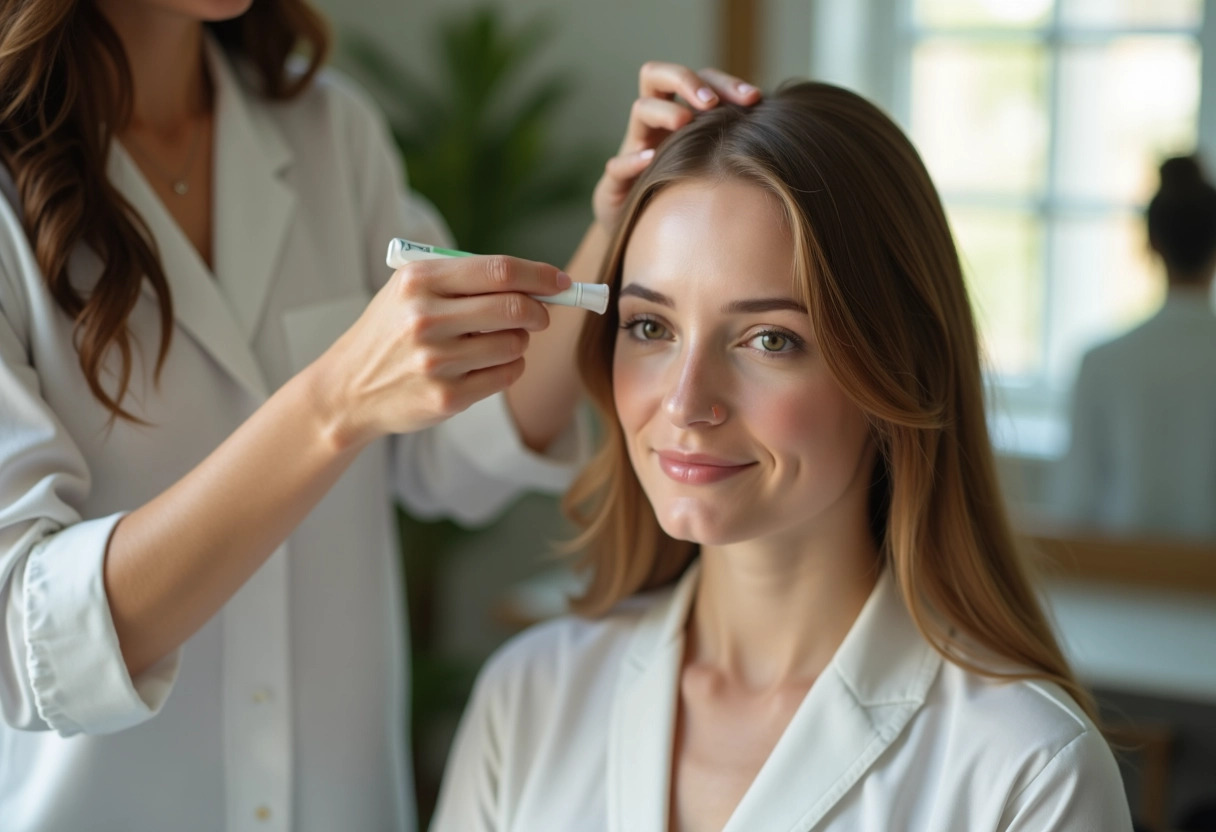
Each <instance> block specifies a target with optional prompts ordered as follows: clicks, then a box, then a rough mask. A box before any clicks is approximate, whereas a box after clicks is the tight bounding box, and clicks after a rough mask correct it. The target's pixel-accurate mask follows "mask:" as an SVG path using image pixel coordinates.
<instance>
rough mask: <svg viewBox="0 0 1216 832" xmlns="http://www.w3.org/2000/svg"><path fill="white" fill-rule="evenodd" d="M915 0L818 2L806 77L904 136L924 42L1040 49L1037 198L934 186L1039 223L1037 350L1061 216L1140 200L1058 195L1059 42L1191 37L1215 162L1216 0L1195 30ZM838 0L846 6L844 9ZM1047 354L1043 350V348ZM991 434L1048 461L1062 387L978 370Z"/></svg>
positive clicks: (1048, 312) (1006, 449) (1209, 154)
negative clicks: (1007, 23)
mask: <svg viewBox="0 0 1216 832" xmlns="http://www.w3.org/2000/svg"><path fill="white" fill-rule="evenodd" d="M914 2H915V0H851V2H850V3H849V4H843V3H835V2H834V1H833V0H816V8H815V14H814V15H813V25H814V31H813V32H812V60H811V71H812V75H813V77H817V78H822V79H824V80H827V81H832V82H834V83H839V84H842V85H844V86H848V87H851V88H853V89H855V90H857V91H858V92H860V93H862V94H863V95H866V96H867V97H869V98H871V99H872V100H874V101H875V102H876V103H878V104H879V105H880V106H882V107H883V108H884V109H886V110H887V112H889V113H890V114H891V116H892V117H893V118H894V119H895V120H896V122H897V123H899V124H900V126H901V127H903V128H904V130H905V131H908V132H909V134H910V131H911V113H912V100H911V99H912V83H911V77H912V59H913V52H914V50H915V48H916V46H917V45H918V44H919V43H921V42H922V41H924V40H927V39H932V38H939V37H945V38H950V37H959V38H960V39H972V38H974V39H977V40H984V41H989V42H991V41H994V40H995V41H1004V42H1009V43H1034V44H1037V45H1041V46H1042V48H1043V49H1044V50H1045V52H1046V56H1047V62H1048V65H1047V67H1046V78H1047V101H1046V106H1047V108H1048V114H1049V116H1048V117H1049V125H1050V126H1049V130H1048V139H1047V142H1048V144H1047V147H1046V153H1047V158H1046V165H1047V169H1046V173H1045V176H1046V187H1045V188H1044V190H1043V192H1042V195H1041V197H1038V198H1033V197H1032V198H1021V197H1014V196H1008V197H1004V196H995V195H977V194H954V193H948V192H944V193H942V200H943V202H946V203H948V204H950V205H968V204H970V205H974V206H977V207H995V208H1003V209H1016V210H1019V211H1025V212H1027V213H1028V214H1030V215H1032V216H1034V217H1035V218H1036V219H1037V220H1038V221H1040V222H1041V223H1042V233H1043V239H1042V250H1041V252H1040V254H1039V256H1040V259H1041V262H1042V275H1043V281H1044V282H1043V293H1042V297H1043V300H1042V303H1043V306H1042V308H1041V309H1040V314H1041V316H1042V322H1043V326H1042V331H1041V332H1040V336H1039V337H1040V348H1041V349H1043V350H1044V351H1045V350H1046V349H1047V346H1048V344H1049V343H1050V339H1051V334H1052V331H1053V330H1052V316H1053V309H1052V298H1053V292H1052V286H1053V285H1054V283H1055V281H1057V280H1060V279H1061V278H1060V276H1059V275H1057V274H1055V272H1054V269H1053V265H1052V264H1053V261H1054V257H1055V255H1056V252H1057V248H1056V247H1057V244H1058V241H1057V239H1056V238H1057V235H1058V229H1059V221H1060V219H1061V218H1067V217H1076V216H1078V215H1084V216H1091V217H1112V216H1126V215H1127V213H1128V212H1129V211H1134V212H1139V211H1140V210H1142V208H1143V206H1142V205H1135V204H1131V203H1127V202H1117V201H1114V200H1105V199H1094V200H1078V199H1075V198H1070V197H1064V196H1062V195H1060V193H1059V188H1058V185H1057V183H1058V171H1057V169H1056V166H1057V161H1056V160H1057V156H1058V150H1059V147H1058V142H1059V131H1058V130H1057V129H1056V128H1057V124H1058V121H1059V110H1060V106H1061V103H1060V83H1061V81H1060V72H1059V63H1060V55H1061V52H1062V49H1063V48H1064V47H1065V46H1071V45H1075V44H1078V43H1082V44H1085V43H1103V42H1108V41H1110V40H1112V39H1115V38H1121V37H1128V36H1136V35H1158V36H1159V35H1173V36H1185V37H1188V38H1195V40H1196V43H1197V46H1198V49H1199V55H1200V64H1199V66H1200V70H1199V72H1200V79H1199V81H1200V93H1199V111H1198V115H1197V124H1196V139H1197V140H1196V144H1197V146H1198V148H1199V150H1200V152H1201V153H1202V154H1203V156H1204V158H1205V159H1209V160H1211V162H1210V163H1209V164H1212V165H1216V0H1203V2H1202V15H1203V17H1202V21H1201V23H1200V27H1199V28H1198V30H1196V29H1193V28H1190V27H1180V26H1126V27H1125V26H1102V27H1097V26H1095V27H1078V26H1074V25H1069V24H1065V23H1064V22H1063V21H1062V12H1061V0H1056V2H1054V3H1053V4H1052V11H1051V13H1050V15H1049V17H1048V19H1047V20H1046V21H1045V22H1044V23H1043V24H1041V25H1039V26H1028V27H1026V28H1024V29H1017V30H1012V29H1004V28H999V27H990V26H982V25H980V26H968V27H957V28H937V27H924V26H918V25H917V24H916V23H915V21H914V19H913V6H914ZM843 6H850V7H851V8H849V9H848V10H847V11H845V10H842V7H843ZM1044 354H1045V353H1044ZM986 380H987V384H988V388H989V394H990V400H991V403H992V407H991V408H990V410H991V413H992V417H991V422H992V427H993V435H994V437H993V438H994V442H995V444H996V445H997V447H998V449H999V450H1000V451H1001V452H1002V453H1006V454H1010V455H1015V456H1027V457H1038V458H1044V459H1050V458H1054V457H1056V456H1058V455H1059V454H1060V453H1062V452H1063V450H1064V447H1065V446H1066V443H1067V399H1068V390H1067V389H1060V388H1058V387H1053V386H1052V385H1051V383H1050V381H1049V379H1048V375H1047V373H1046V371H1042V370H1041V371H1040V372H1039V373H1038V374H1036V375H1035V376H1034V377H1032V378H1018V377H1003V376H999V375H997V374H995V373H989V374H987V375H986Z"/></svg>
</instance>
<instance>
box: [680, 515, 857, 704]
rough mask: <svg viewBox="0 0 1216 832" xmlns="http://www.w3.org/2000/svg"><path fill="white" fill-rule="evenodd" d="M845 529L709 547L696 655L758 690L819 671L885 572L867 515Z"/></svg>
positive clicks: (695, 618) (696, 621)
mask: <svg viewBox="0 0 1216 832" xmlns="http://www.w3.org/2000/svg"><path fill="white" fill-rule="evenodd" d="M841 531H842V532H843V533H836V534H822V535H816V536H814V537H812V538H810V539H809V540H808V539H807V537H806V536H802V538H801V540H800V541H799V544H797V545H789V541H785V542H770V541H766V542H756V541H752V542H748V543H743V544H734V545H731V546H721V547H713V546H705V547H702V550H701V576H700V585H699V586H698V588H697V597H696V600H695V601H694V605H693V610H692V614H691V615H690V616H689V624H688V636H689V640H688V644H689V647H688V655H687V660H688V662H689V663H690V664H692V663H696V664H701V665H707V666H709V667H711V668H712V669H713V670H715V671H716V672H717V673H719V674H721V675H722V676H723V677H724V678H726V679H728V680H731V681H734V682H737V683H739V684H741V685H744V686H746V687H748V688H750V689H754V690H764V689H772V688H775V687H778V686H781V685H783V684H784V683H786V682H790V681H797V680H803V681H813V680H814V679H815V678H816V677H818V676H819V674H820V673H821V672H822V671H823V669H824V668H825V667H827V664H828V662H830V661H831V659H832V656H833V655H835V653H836V649H837V648H838V647H839V646H840V643H841V642H842V641H844V637H845V635H847V634H848V631H849V628H850V627H852V625H853V622H854V621H855V620H856V619H857V615H858V613H860V612H861V608H862V607H863V606H864V605H865V602H866V599H867V598H869V596H870V592H871V591H872V590H873V588H874V584H875V582H876V581H877V579H878V572H879V569H878V554H877V552H876V551H875V548H874V545H873V543H872V542H871V540H870V536H869V532H868V530H867V529H866V526H865V522H864V518H861V521H860V522H854V523H852V524H850V527H849V528H848V529H845V530H841Z"/></svg>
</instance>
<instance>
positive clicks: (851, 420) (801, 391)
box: [745, 379, 868, 470]
mask: <svg viewBox="0 0 1216 832" xmlns="http://www.w3.org/2000/svg"><path fill="white" fill-rule="evenodd" d="M745 400H746V401H749V402H752V403H753V404H750V405H748V410H747V417H746V418H747V423H748V425H749V427H750V429H751V431H752V433H753V434H754V435H755V436H756V437H757V438H759V439H761V441H762V442H763V443H764V444H765V445H767V446H768V447H769V449H770V450H771V452H772V453H773V454H774V455H775V456H777V457H779V458H781V457H784V458H785V460H779V461H786V462H791V463H793V464H796V465H797V466H798V467H799V468H802V467H809V468H812V469H818V470H822V469H823V466H830V467H837V463H839V465H840V466H846V467H847V466H851V465H852V464H853V463H855V462H856V459H857V457H858V455H859V454H860V453H861V452H862V450H863V449H864V446H865V440H866V436H867V435H868V427H867V423H866V419H865V416H864V414H862V412H861V411H860V410H859V409H858V408H857V407H856V406H855V405H854V404H853V403H852V402H851V401H850V400H849V399H848V397H847V396H845V394H844V392H843V391H842V390H841V389H840V388H839V387H838V386H837V385H836V383H835V381H833V380H831V379H816V380H812V381H809V382H807V381H803V382H802V383H799V384H790V385H783V386H781V387H773V386H770V387H768V388H766V389H765V390H763V391H760V390H757V391H755V392H754V393H752V394H751V395H748V396H746V397H745ZM795 460H796V461H795Z"/></svg>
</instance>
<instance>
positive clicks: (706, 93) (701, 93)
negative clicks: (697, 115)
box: [697, 87, 718, 104]
mask: <svg viewBox="0 0 1216 832" xmlns="http://www.w3.org/2000/svg"><path fill="white" fill-rule="evenodd" d="M697 98H699V99H701V100H702V101H704V102H705V103H706V104H708V103H709V102H711V101H717V100H718V96H716V95H714V91H713V90H711V89H710V88H709V87H701V89H699V90H697Z"/></svg>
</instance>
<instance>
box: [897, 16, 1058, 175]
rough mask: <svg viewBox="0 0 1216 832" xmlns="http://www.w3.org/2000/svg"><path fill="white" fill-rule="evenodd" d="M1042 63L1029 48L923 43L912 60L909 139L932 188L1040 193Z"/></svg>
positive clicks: (1044, 127) (1044, 114) (1036, 48)
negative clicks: (927, 169)
mask: <svg viewBox="0 0 1216 832" xmlns="http://www.w3.org/2000/svg"><path fill="white" fill-rule="evenodd" d="M1045 77H1046V58H1045V55H1044V51H1043V49H1042V48H1041V47H1039V46H1034V45H1012V44H991V43H975V42H970V43H967V44H963V43H959V42H957V41H949V40H941V39H936V40H926V41H924V42H922V43H920V44H918V45H917V46H916V48H915V50H914V52H913V56H912V137H913V140H914V141H915V142H916V144H917V146H918V148H919V149H920V152H921V153H922V155H923V156H924V159H925V164H926V165H927V166H928V168H929V172H930V173H931V174H932V175H933V179H934V181H935V182H936V183H937V186H938V187H939V188H940V189H942V190H943V191H945V192H947V193H949V192H952V191H953V192H979V191H982V192H985V193H989V194H991V193H1000V194H1010V195H1015V196H1024V195H1031V194H1037V193H1038V192H1039V191H1040V190H1041V189H1042V187H1043V181H1044V172H1045V168H1046V165H1045V159H1046V146H1047V118H1048V116H1047V105H1046V94H1045Z"/></svg>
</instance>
